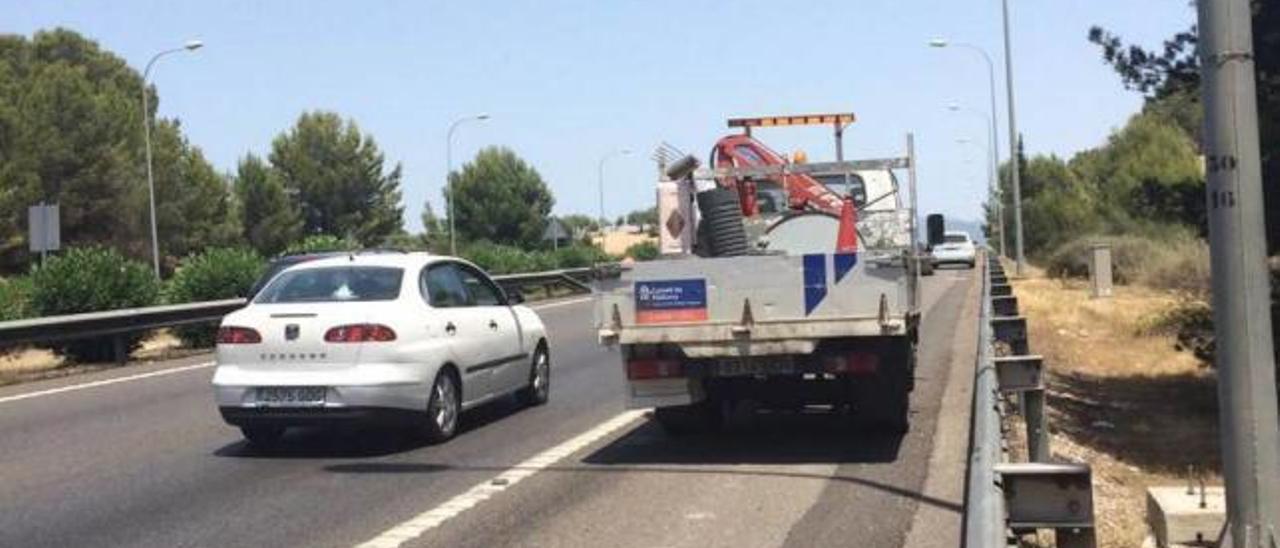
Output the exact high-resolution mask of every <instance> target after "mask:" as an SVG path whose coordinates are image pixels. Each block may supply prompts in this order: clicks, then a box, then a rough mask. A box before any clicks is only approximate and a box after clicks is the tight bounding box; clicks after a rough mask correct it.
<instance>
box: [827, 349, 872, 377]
mask: <svg viewBox="0 0 1280 548" xmlns="http://www.w3.org/2000/svg"><path fill="white" fill-rule="evenodd" d="M822 366H823V367H822V369H823V370H824V371H825V372H827V373H852V374H855V375H867V374H871V373H875V372H876V370H877V369H879V367H880V357H879V356H877V355H875V354H872V353H868V352H850V353H848V354H835V355H830V356H826V357H825V358H823V360H822Z"/></svg>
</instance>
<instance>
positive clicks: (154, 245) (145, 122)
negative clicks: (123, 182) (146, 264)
mask: <svg viewBox="0 0 1280 548" xmlns="http://www.w3.org/2000/svg"><path fill="white" fill-rule="evenodd" d="M202 47H204V42H201V41H199V40H188V41H187V43H185V44H183V45H182V47H180V48H173V49H167V50H164V51H162V52H160V53H157V54H155V55H153V56H151V60H150V61H147V68H146V69H144V70H143V71H142V135H143V140H144V141H146V149H147V195H148V199H149V200H150V203H151V266H152V268H154V269H155V273H156V278H157V279H159V278H160V238H159V233H158V231H157V229H156V182H155V177H154V176H153V175H152V170H151V113H150V107H149V106H148V105H147V79H148V78H150V76H151V66H152V65H154V64H155V63H156V61H157V60H158V59H160V58H161V57H164V56H165V55H168V54H170V53H178V52H180V51H195V50H198V49H200V48H202Z"/></svg>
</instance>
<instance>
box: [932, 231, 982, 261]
mask: <svg viewBox="0 0 1280 548" xmlns="http://www.w3.org/2000/svg"><path fill="white" fill-rule="evenodd" d="M932 253H933V264H934V266H940V265H944V264H963V265H966V266H968V267H969V268H973V265H974V264H975V263H976V262H977V260H978V258H977V257H978V248H977V246H975V245H973V240H972V239H970V238H969V233H968V232H961V231H955V230H948V231H946V232H945V233H943V235H942V243H941V244H938V245H935V246H933V250H932Z"/></svg>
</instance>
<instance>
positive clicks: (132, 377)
mask: <svg viewBox="0 0 1280 548" xmlns="http://www.w3.org/2000/svg"><path fill="white" fill-rule="evenodd" d="M214 365H216V363H215V362H201V363H197V364H194V365H184V366H182V367H171V368H169V369H161V370H159V371H152V372H150V373H139V374H137V375H129V376H127V377H117V378H114V379H104V380H100V381H93V382H86V383H83V384H73V385H70V386H61V387H58V388H50V389H48V390H40V391H37V392H27V393H26V394H16V395H13V396H5V397H2V398H0V403H9V402H15V401H19V400H25V399H30V398H38V397H40V396H52V395H54V394H61V393H63V392H76V391H79V390H87V389H90V388H97V387H99V386H107V385H111V384H119V383H122V382H129V381H137V380H142V379H149V378H151V377H160V376H164V375H172V374H174V373H182V372H185V371H193V370H196V369H204V368H206V367H213V366H214Z"/></svg>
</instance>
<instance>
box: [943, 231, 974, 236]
mask: <svg viewBox="0 0 1280 548" xmlns="http://www.w3.org/2000/svg"><path fill="white" fill-rule="evenodd" d="M942 234H943V235H945V236H968V235H969V233H968V232H965V231H963V230H948V231H946V232H943V233H942Z"/></svg>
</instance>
